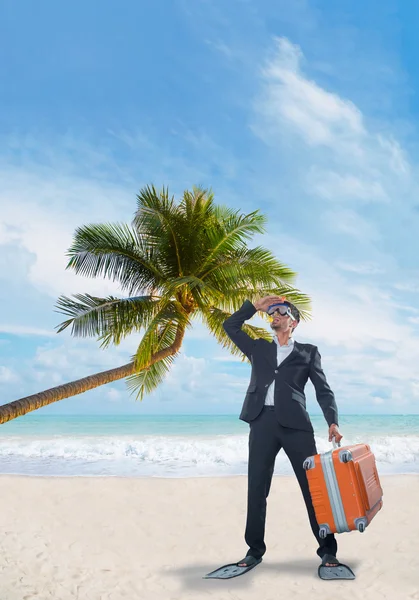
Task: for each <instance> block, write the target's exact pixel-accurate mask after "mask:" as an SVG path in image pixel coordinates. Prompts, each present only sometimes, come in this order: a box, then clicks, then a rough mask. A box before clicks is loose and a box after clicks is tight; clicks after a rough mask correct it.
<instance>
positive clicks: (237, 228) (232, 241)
mask: <svg viewBox="0 0 419 600" xmlns="http://www.w3.org/2000/svg"><path fill="white" fill-rule="evenodd" d="M230 213H231V214H230V215H229V216H228V217H227V218H225V220H215V222H214V224H213V227H212V228H208V230H207V237H208V240H209V243H210V247H211V251H210V252H209V254H208V256H207V257H206V258H204V261H203V262H202V263H201V265H200V268H199V274H200V276H201V277H202V278H203V277H205V275H206V273H207V271H208V270H209V269H211V267H212V266H213V261H216V259H217V257H218V256H222V255H224V254H226V253H228V252H232V251H235V250H237V249H238V248H241V247H243V244H244V243H245V241H246V240H249V239H251V238H252V237H253V235H255V234H256V233H263V232H264V225H265V223H266V217H265V216H264V215H261V214H260V213H259V211H258V210H256V211H254V212H252V213H249V214H248V215H241V214H240V213H239V211H236V212H233V211H230Z"/></svg>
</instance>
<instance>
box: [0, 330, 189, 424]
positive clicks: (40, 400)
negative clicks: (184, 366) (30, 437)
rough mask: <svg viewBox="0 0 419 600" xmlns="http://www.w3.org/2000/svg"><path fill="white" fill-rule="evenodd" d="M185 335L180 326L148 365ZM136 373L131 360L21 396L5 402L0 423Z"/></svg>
mask: <svg viewBox="0 0 419 600" xmlns="http://www.w3.org/2000/svg"><path fill="white" fill-rule="evenodd" d="M184 335H185V329H184V328H178V331H177V333H176V337H175V340H174V342H173V344H172V345H171V346H169V347H168V348H164V349H163V350H159V352H156V354H153V356H152V358H151V360H150V363H149V364H148V365H147V366H150V365H152V364H153V363H155V362H157V361H158V360H161V359H163V358H166V357H168V356H171V355H173V354H176V353H177V352H178V351H179V349H180V347H181V345H182V340H183V337H184ZM134 373H135V367H134V363H133V362H130V363H128V364H126V365H123V366H122V367H117V368H116V369H109V370H108V371H102V372H101V373H96V374H95V375H88V376H87V377H82V379H77V380H76V381H71V382H70V383H64V384H63V385H58V386H57V387H53V388H50V389H49V390H45V391H43V392H39V393H38V394H33V395H32V396H26V398H20V399H19V400H14V401H13V402H9V403H8V404H3V405H2V406H0V425H2V424H3V423H7V421H11V420H12V419H16V417H21V416H22V415H26V413H28V412H31V411H33V410H37V409H38V408H42V407H43V406H48V404H52V403H53V402H57V401H58V400H63V399H64V398H70V397H71V396H77V394H83V393H84V392H87V391H88V390H92V389H93V388H96V387H99V386H100V385H105V384H106V383H111V382H112V381H118V380H119V379H124V378H125V377H128V376H129V375H133V374H134Z"/></svg>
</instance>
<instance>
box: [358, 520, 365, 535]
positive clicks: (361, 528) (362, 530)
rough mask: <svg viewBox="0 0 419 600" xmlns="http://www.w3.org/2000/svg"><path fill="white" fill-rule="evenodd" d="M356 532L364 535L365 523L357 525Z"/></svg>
mask: <svg viewBox="0 0 419 600" xmlns="http://www.w3.org/2000/svg"><path fill="white" fill-rule="evenodd" d="M358 531H359V532H360V533H364V531H365V523H362V522H361V523H358Z"/></svg>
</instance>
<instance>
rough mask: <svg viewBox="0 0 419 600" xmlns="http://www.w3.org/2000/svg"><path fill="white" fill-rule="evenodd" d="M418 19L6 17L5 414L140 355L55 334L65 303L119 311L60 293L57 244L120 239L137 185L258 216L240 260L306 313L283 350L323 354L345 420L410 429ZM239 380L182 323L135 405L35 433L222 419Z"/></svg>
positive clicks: (260, 11) (107, 398)
mask: <svg viewBox="0 0 419 600" xmlns="http://www.w3.org/2000/svg"><path fill="white" fill-rule="evenodd" d="M163 6H164V11H163V10H162V7H163ZM418 12H419V7H418V6H417V5H416V4H415V3H414V2H413V1H408V0H405V2H403V3H400V2H393V1H389V0H384V1H380V2H378V1H375V0H372V1H371V2H369V3H367V5H365V3H363V2H359V1H355V2H351V3H336V2H332V1H331V0H330V1H326V0H318V1H314V2H313V1H310V2H308V1H303V0H295V1H294V2H292V3H289V2H285V1H282V0H280V1H275V2H274V1H267V0H266V1H265V0H258V1H256V0H231V1H230V2H224V1H221V0H214V1H210V0H206V1H204V0H182V1H180V0H179V1H174V2H170V3H169V2H166V3H151V2H129V1H128V2H125V3H124V5H123V10H122V8H121V5H119V4H118V5H117V4H116V3H112V2H105V3H103V2H97V1H92V2H89V3H87V4H86V3H81V2H74V3H72V5H71V7H70V6H68V7H67V6H64V5H62V4H59V3H58V4H57V3H56V2H51V1H45V2H42V3H41V4H39V3H38V4H37V5H36V7H34V5H33V3H30V2H21V3H19V9H17V7H16V5H15V3H12V2H8V1H3V2H2V3H1V4H0V55H1V56H3V57H4V58H3V61H1V63H0V80H1V82H2V85H1V88H0V138H1V140H0V141H1V143H0V203H1V213H0V244H1V253H0V280H1V285H0V300H1V306H2V308H3V310H2V317H1V319H0V389H1V400H0V401H1V402H2V403H3V402H10V401H12V400H15V399H17V398H20V397H22V396H26V395H29V394H31V393H35V392H37V391H41V390H43V389H47V388H49V387H52V386H55V385H58V384H60V383H64V382H67V381H71V380H72V379H77V378H79V377H83V376H85V375H89V374H91V373H94V372H96V371H100V370H104V369H107V368H112V367H115V366H118V365H122V364H124V363H125V362H128V360H129V359H130V356H131V355H132V353H133V351H134V349H135V347H136V345H137V344H138V339H136V338H135V336H134V337H132V338H130V339H129V340H126V341H125V342H124V343H123V344H121V346H119V347H118V348H111V349H109V350H107V351H102V350H100V349H99V346H98V344H97V342H96V341H95V340H81V339H75V338H71V336H70V335H68V334H67V333H63V334H60V335H57V334H56V333H55V332H54V327H55V326H56V325H57V324H58V323H59V322H61V320H63V318H62V316H61V315H60V314H58V313H56V312H54V305H55V303H56V300H57V298H58V296H60V295H61V294H66V295H71V294H75V293H85V292H88V293H93V294H97V295H106V294H108V293H113V294H119V290H118V288H117V287H116V286H115V285H114V284H113V283H112V282H108V281H102V280H88V279H85V278H82V277H78V276H75V275H74V274H73V273H71V272H68V271H65V265H66V256H65V253H66V251H67V249H68V247H69V246H70V244H71V240H72V235H73V232H74V230H75V228H76V227H77V226H79V225H81V224H84V223H89V222H103V221H124V222H130V221H131V219H132V216H133V213H134V210H135V206H136V202H135V194H136V193H137V192H138V190H139V189H140V188H141V187H142V186H144V185H146V184H149V183H154V184H155V185H157V186H161V185H168V186H169V188H170V191H171V192H172V193H174V194H176V195H179V194H180V193H181V192H182V191H183V190H184V189H186V188H189V187H191V186H192V185H194V184H197V185H203V186H207V187H211V188H212V189H213V191H214V192H215V196H216V200H217V201H219V202H220V203H223V204H228V205H230V206H233V207H235V208H238V209H241V210H242V211H243V212H246V211H248V212H250V211H252V210H255V209H261V211H262V212H263V213H264V214H266V215H267V217H268V228H267V233H266V235H264V236H260V237H259V238H255V239H254V241H253V243H254V244H255V245H256V244H259V243H261V244H264V245H265V246H267V247H269V248H270V249H272V250H273V251H274V252H275V253H276V255H277V256H278V258H279V259H280V260H281V261H283V262H285V263H286V264H287V265H288V266H290V267H291V268H292V269H294V270H295V271H296V272H297V273H298V278H297V280H296V285H297V287H299V288H300V289H301V290H302V291H304V292H306V293H308V294H310V296H311V297H312V299H313V319H312V321H310V322H309V323H304V324H301V325H300V327H299V331H298V335H296V339H298V340H300V341H302V342H308V343H314V344H316V345H317V346H318V347H319V350H320V352H321V355H322V360H323V366H324V370H325V372H326V375H327V377H328V380H329V382H330V384H331V386H332V388H333V389H334V391H335V393H336V399H337V402H338V406H339V409H340V412H341V413H346V414H349V413H355V414H356V413H377V414H394V413H398V414H399V413H415V414H418V413H419V374H418V371H417V364H418V362H419V302H418V296H419V259H418V251H419V242H418V230H419V229H418V228H419V197H418V161H419V145H418V140H419V135H418V134H419V131H418V125H417V123H418V122H419V120H418V113H419V100H418V95H417V90H418V89H419V68H418V66H417V61H416V57H417V55H418V52H419V41H418V39H417V35H416V31H415V23H417V18H418V16H419V15H418ZM253 322H255V323H257V322H258V318H257V317H255V318H254V319H253ZM249 373H250V367H249V365H247V364H241V363H240V362H238V361H237V360H233V359H232V358H231V357H230V356H229V355H228V354H227V353H226V352H225V351H224V350H223V349H221V348H220V347H218V346H217V344H216V342H215V341H214V340H212V339H211V337H210V335H209V334H208V333H207V332H206V330H205V329H204V328H203V327H202V326H201V325H200V324H199V323H197V324H196V327H194V329H193V331H192V332H191V333H190V334H189V335H188V337H187V339H186V341H185V343H184V346H183V352H182V354H181V356H180V357H179V358H178V360H177V362H176V364H175V366H174V367H173V370H172V372H171V374H170V376H169V378H168V379H167V381H166V382H165V383H164V384H163V385H162V386H161V388H160V389H159V390H158V391H157V392H156V393H155V394H153V395H151V396H150V397H147V398H145V399H144V400H143V402H141V403H140V402H134V399H133V397H131V396H130V395H129V393H128V392H127V391H126V388H125V384H124V382H117V383H115V384H111V385H108V386H104V387H102V388H99V389H97V390H92V391H91V392H87V393H85V394H83V395H81V396H78V397H74V398H69V399H66V400H63V401H61V402H58V403H56V404H54V405H51V406H50V407H47V408H45V409H42V411H39V412H38V414H40V413H41V412H42V414H71V413H72V414H74V413H87V414H98V413H101V414H123V413H128V414H153V413H157V414H162V413H166V414H167V413H206V414H208V413H222V414H226V413H231V414H238V413H239V410H240V407H241V404H242V400H243V396H244V393H245V390H246V386H247V382H248V378H249ZM307 396H308V408H309V410H310V412H311V413H312V414H319V413H320V411H319V407H318V405H317V404H316V401H315V396H314V393H313V389H312V385H311V383H310V382H309V383H308V384H307Z"/></svg>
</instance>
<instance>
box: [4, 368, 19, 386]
mask: <svg viewBox="0 0 419 600" xmlns="http://www.w3.org/2000/svg"><path fill="white" fill-rule="evenodd" d="M13 381H18V376H17V374H16V373H15V372H14V371H13V369H10V368H9V367H5V366H2V365H0V382H1V383H10V382H13Z"/></svg>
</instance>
